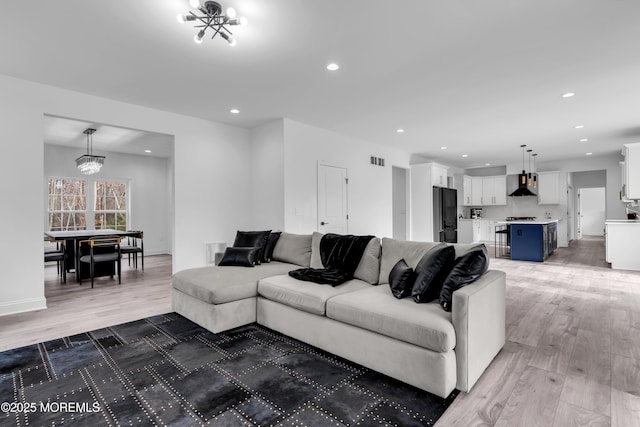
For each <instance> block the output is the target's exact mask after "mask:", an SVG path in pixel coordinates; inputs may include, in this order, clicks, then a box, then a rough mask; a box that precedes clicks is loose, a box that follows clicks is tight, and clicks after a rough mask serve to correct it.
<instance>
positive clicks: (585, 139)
mask: <svg viewBox="0 0 640 427" xmlns="http://www.w3.org/2000/svg"><path fill="white" fill-rule="evenodd" d="M587 141H588V139H587V138H582V139H581V140H580V142H587Z"/></svg>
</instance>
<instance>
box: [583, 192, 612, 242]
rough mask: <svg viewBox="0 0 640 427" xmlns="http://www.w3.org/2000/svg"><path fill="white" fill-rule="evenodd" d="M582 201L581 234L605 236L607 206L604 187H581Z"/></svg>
mask: <svg viewBox="0 0 640 427" xmlns="http://www.w3.org/2000/svg"><path fill="white" fill-rule="evenodd" d="M578 200H579V201H580V236H581V237H582V236H603V235H604V221H605V215H606V214H605V208H606V195H605V189H604V187H601V188H581V189H580V190H579V196H578Z"/></svg>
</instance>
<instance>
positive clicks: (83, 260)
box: [78, 236, 122, 288]
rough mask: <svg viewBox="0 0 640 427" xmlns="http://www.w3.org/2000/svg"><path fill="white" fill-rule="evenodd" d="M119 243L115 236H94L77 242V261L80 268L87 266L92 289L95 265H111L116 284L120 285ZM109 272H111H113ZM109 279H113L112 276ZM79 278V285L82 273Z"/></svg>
mask: <svg viewBox="0 0 640 427" xmlns="http://www.w3.org/2000/svg"><path fill="white" fill-rule="evenodd" d="M120 241H121V238H120V237H117V236H96V237H90V238H88V239H86V240H82V241H80V242H79V251H80V253H79V257H78V260H79V261H80V267H81V266H82V264H88V265H89V272H90V276H91V287H92V288H93V279H94V277H95V273H96V271H95V270H96V265H97V264H108V263H111V265H112V268H114V267H115V269H116V271H117V274H118V284H121V283H122V279H121V276H120V272H121V265H120V260H121V258H122V255H121V254H120ZM110 271H111V272H112V271H113V270H110ZM111 277H113V274H111ZM79 278H80V284H82V272H80V275H79Z"/></svg>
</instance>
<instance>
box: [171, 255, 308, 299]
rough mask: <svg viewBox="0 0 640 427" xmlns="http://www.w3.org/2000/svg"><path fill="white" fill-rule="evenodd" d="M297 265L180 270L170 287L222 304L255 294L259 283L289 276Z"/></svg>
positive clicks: (283, 264)
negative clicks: (266, 279)
mask: <svg viewBox="0 0 640 427" xmlns="http://www.w3.org/2000/svg"><path fill="white" fill-rule="evenodd" d="M296 268H298V266H297V265H293V264H287V263H283V262H275V261H274V262H270V263H268V264H262V265H260V266H256V267H236V266H226V267H220V266H211V267H199V268H191V269H187V270H182V271H179V272H177V273H176V274H174V275H173V278H172V279H171V284H172V286H173V287H174V288H175V289H177V290H179V291H181V292H184V293H185V294H187V295H191V296H192V297H194V298H197V299H199V300H201V301H204V302H207V303H210V304H223V303H226V302H231V301H237V300H240V299H243V298H250V297H255V296H256V295H257V289H258V280H260V279H262V278H264V277H269V276H276V275H279V274H285V273H288V272H289V271H291V270H295V269H296Z"/></svg>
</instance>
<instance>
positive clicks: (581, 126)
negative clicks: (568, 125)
mask: <svg viewBox="0 0 640 427" xmlns="http://www.w3.org/2000/svg"><path fill="white" fill-rule="evenodd" d="M574 127H575V128H576V129H584V125H576V126H574Z"/></svg>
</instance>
